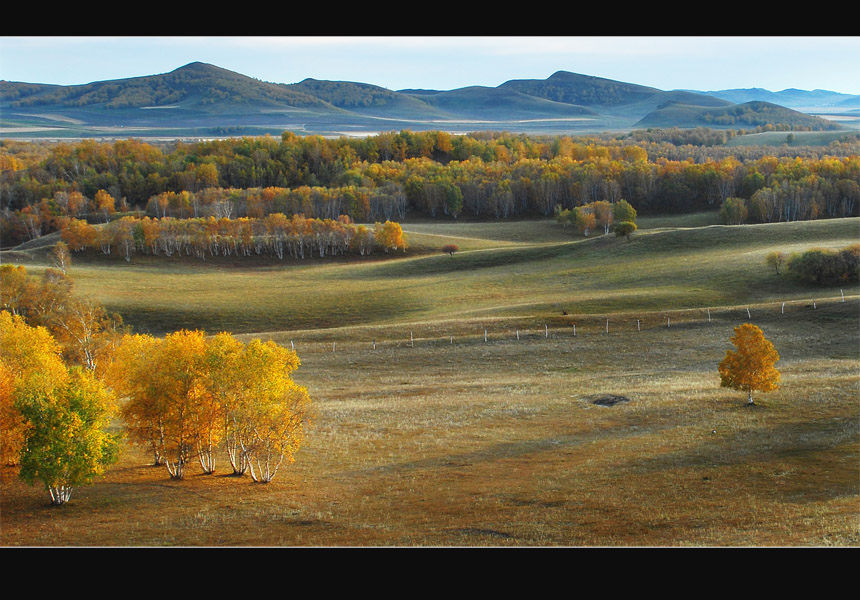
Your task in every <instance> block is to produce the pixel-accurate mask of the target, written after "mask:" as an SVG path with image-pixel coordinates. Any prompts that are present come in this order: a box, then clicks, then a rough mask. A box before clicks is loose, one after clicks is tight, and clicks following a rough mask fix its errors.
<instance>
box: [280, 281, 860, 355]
mask: <svg viewBox="0 0 860 600" xmlns="http://www.w3.org/2000/svg"><path fill="white" fill-rule="evenodd" d="M858 299H860V295H845V294H844V293H842V291H841V290H840V295H839V296H835V297H824V298H809V299H808V300H797V299H795V300H786V301H776V302H766V303H758V304H749V305H736V306H722V307H706V308H688V309H670V310H663V311H643V313H641V314H638V315H637V313H635V312H624V313H614V314H610V315H608V316H607V315H605V314H604V315H599V314H564V315H560V316H558V317H552V318H548V319H547V320H546V321H547V322H546V323H544V324H543V325H537V326H535V325H532V326H530V327H518V326H509V327H503V328H499V327H498V326H496V327H493V326H486V327H477V328H469V327H461V328H460V329H459V330H458V332H457V333H452V332H450V331H449V332H445V331H444V330H442V329H441V328H440V329H439V330H436V331H432V332H427V333H426V334H425V335H420V334H416V331H415V329H414V328H411V327H410V325H409V324H404V325H403V326H402V328H400V327H397V326H386V327H385V329H386V330H388V331H389V333H388V334H386V335H385V336H384V337H383V336H381V335H380V336H373V335H370V336H368V337H367V338H366V339H360V338H357V337H354V336H352V337H348V338H345V339H344V338H342V339H333V338H329V339H325V340H322V339H313V338H312V337H310V338H300V337H290V336H289V333H288V332H282V333H281V334H278V338H279V343H281V344H283V345H286V346H289V347H290V348H291V349H292V350H295V351H296V352H298V353H299V354H318V353H337V352H348V351H349V352H351V351H356V350H359V351H377V350H383V349H390V348H415V347H418V346H421V345H424V346H427V345H432V346H440V345H444V344H447V345H456V344H457V343H458V342H459V343H464V342H465V343H469V344H473V345H474V344H492V343H499V342H528V341H536V340H540V339H551V338H552V339H560V338H575V337H580V336H588V337H593V336H600V335H613V334H623V335H629V334H631V333H632V334H635V333H636V332H647V331H653V330H655V329H672V328H673V327H676V328H677V327H685V326H690V325H699V324H703V323H704V324H707V323H725V322H726V321H727V320H729V321H731V322H733V323H743V322H755V320H756V319H766V318H767V319H770V318H779V317H791V316H795V315H797V314H799V313H800V312H801V311H811V310H819V309H823V308H825V307H827V306H833V305H836V304H840V303H847V302H856V301H857V300H858ZM858 318H860V311H858ZM488 320H493V319H488ZM527 320H531V321H534V320H535V319H534V317H523V321H527ZM422 327H423V328H424V329H427V328H428V325H426V324H423V325H422ZM392 330H398V331H402V334H400V335H392V334H391V333H390V332H391V331H392ZM285 336H286V337H285ZM287 338H289V339H287Z"/></svg>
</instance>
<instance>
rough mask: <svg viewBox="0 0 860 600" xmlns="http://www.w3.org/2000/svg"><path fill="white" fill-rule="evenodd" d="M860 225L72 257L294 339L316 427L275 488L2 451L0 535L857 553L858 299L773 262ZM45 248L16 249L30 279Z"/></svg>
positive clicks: (105, 293) (542, 224)
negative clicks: (53, 497)
mask: <svg viewBox="0 0 860 600" xmlns="http://www.w3.org/2000/svg"><path fill="white" fill-rule="evenodd" d="M858 224H860V220H858V219H838V220H820V221H811V222H803V223H780V224H771V225H750V226H733V227H727V226H722V225H719V224H718V221H717V219H716V218H715V215H714V214H713V213H705V214H700V215H688V216H684V217H651V218H647V219H646V218H641V219H639V225H640V230H639V231H638V232H637V233H636V234H635V235H634V236H633V237H632V238H631V240H630V241H627V240H625V239H623V238H616V237H614V236H611V235H610V236H603V235H595V234H593V235H591V236H589V237H588V238H583V237H581V236H578V235H574V234H573V232H572V231H571V230H569V229H564V228H562V227H561V226H559V225H557V224H555V223H554V222H552V221H548V220H532V221H529V220H524V221H512V222H493V223H472V222H459V223H454V222H448V223H439V222H417V223H404V231H406V232H407V233H408V235H409V237H410V242H411V248H410V250H409V251H407V252H406V253H403V254H402V255H397V256H396V257H392V256H385V255H380V254H375V255H372V256H371V257H369V258H366V259H358V258H343V257H338V258H333V259H314V260H307V261H297V260H296V261H291V260H287V259H285V260H284V261H277V260H273V259H263V258H254V257H248V258H233V259H221V260H220V261H216V260H207V261H200V260H197V259H192V258H176V259H165V258H159V257H135V258H134V259H133V260H132V262H131V263H125V261H123V260H122V259H120V258H118V257H115V256H103V255H99V254H97V253H91V254H89V255H87V256H77V255H75V256H73V258H72V261H73V262H72V266H71V269H70V270H69V275H70V276H71V277H72V278H73V279H74V281H75V290H76V292H77V293H79V294H82V295H87V296H90V297H92V298H94V299H97V300H99V301H100V302H102V303H103V304H104V305H105V306H106V307H108V308H109V309H110V310H114V311H117V312H119V313H120V314H122V315H123V317H124V319H125V320H126V322H127V323H128V324H130V325H131V326H132V327H133V328H134V329H135V331H146V332H151V333H155V334H161V333H166V332H168V331H172V330H175V329H178V328H182V327H188V328H200V329H204V330H206V331H207V332H210V333H214V332H216V331H221V330H227V331H231V332H233V333H235V334H237V335H238V336H239V337H241V338H243V339H250V338H252V337H261V338H264V339H274V340H275V341H277V342H279V343H281V344H284V345H287V346H291V345H292V346H293V347H295V349H296V351H297V352H298V354H299V357H300V359H301V361H302V365H301V367H300V368H299V370H298V372H297V373H296V377H295V379H296V380H297V381H298V382H299V383H300V384H302V385H304V386H306V387H307V388H308V390H309V392H310V394H311V397H312V398H313V401H314V405H315V415H314V419H313V426H312V429H311V431H310V434H309V436H308V439H307V442H306V444H305V446H304V447H303V448H302V449H301V450H300V451H299V453H298V455H297V461H296V462H295V463H294V464H292V465H289V466H288V467H285V468H284V469H283V471H282V472H281V473H280V474H279V475H278V477H277V479H275V481H274V482H272V483H270V484H268V485H260V484H253V483H251V482H250V480H249V479H248V478H236V477H231V476H229V475H228V473H229V467H228V466H227V463H226V458H224V459H222V468H221V469H219V471H218V472H216V474H215V475H202V474H200V475H198V474H196V473H193V472H192V474H190V475H189V476H188V477H187V478H186V479H185V480H184V481H172V480H170V479H169V477H168V476H167V473H166V471H165V470H164V469H163V468H156V467H152V466H150V465H149V464H148V462H149V457H148V455H147V454H146V453H145V452H143V451H142V450H140V449H138V448H135V447H132V446H127V447H126V448H125V449H124V453H123V455H122V458H121V460H120V462H119V463H118V464H117V465H115V466H114V467H113V468H112V469H111V470H110V471H109V472H108V474H107V476H106V477H105V478H104V479H102V480H99V481H97V482H96V483H95V484H93V485H91V486H87V487H83V488H80V489H78V490H76V491H75V493H74V495H73V497H72V501H71V502H70V503H69V504H68V505H66V506H64V507H62V508H60V509H57V508H52V507H50V506H49V505H48V503H47V502H46V500H45V497H44V491H43V490H41V489H39V488H38V487H28V486H26V485H25V484H23V483H22V482H20V481H19V480H18V479H17V478H16V477H15V476H14V471H13V470H12V469H10V468H5V467H4V468H3V470H2V485H3V506H2V508H3V511H2V516H0V518H2V527H0V543H2V544H3V545H35V546H43V545H44V546H52V545H64V546H77V545H86V546H91V545H98V546H102V545H108V546H110V545H120V546H174V545H179V546H198V545H207V546H220V545H227V546H249V545H251V546H362V545H375V546H418V545H421V546H425V545H429V546H475V545H481V546H509V545H510V546H559V545H560V546H690V545H691V546H808V545H812V546H830V545H835V546H846V545H857V544H858V542H860V477H858V475H860V470H858V464H860V461H859V460H858V459H860V456H858V454H860V453H858V443H860V431H858V416H860V412H859V411H858V408H860V396H858V382H860V378H858V374H860V371H858V366H860V360H858V359H860V355H858V340H860V337H858V333H860V331H858V330H860V319H858V316H860V311H858V308H860V288H858V285H857V284H851V286H850V287H849V286H845V287H842V288H840V286H829V287H820V286H814V285H812V284H805V283H801V282H799V281H797V280H795V279H793V278H792V277H790V276H788V275H785V274H783V275H779V276H777V275H775V274H774V273H773V272H772V271H769V270H768V268H767V267H766V266H765V264H764V256H765V255H766V254H767V253H768V252H770V251H773V250H780V251H783V252H786V253H790V252H793V251H799V250H805V249H807V248H810V247H828V248H842V247H845V246H847V245H849V244H851V243H855V242H856V241H857V239H858V237H857V234H858ZM446 243H454V244H457V245H458V246H459V248H460V251H459V252H457V253H455V254H454V256H448V255H446V254H442V253H441V252H439V250H438V249H439V248H440V247H441V246H442V245H444V244H446ZM42 250H43V249H40V248H39V247H36V248H34V249H32V250H24V251H22V252H18V253H16V254H14V255H13V256H15V257H16V259H18V260H20V262H21V264H25V265H26V266H27V268H28V271H31V272H34V273H38V272H39V270H40V269H41V268H44V265H45V264H46V263H45V261H44V255H43V253H41V252H42ZM3 260H4V262H6V261H7V260H8V255H7V256H5V257H4V258H3ZM783 303H785V304H783ZM744 322H752V323H754V324H756V325H758V326H760V327H761V328H762V330H763V331H764V333H765V335H766V336H767V337H768V339H770V340H771V341H772V342H773V343H774V345H775V346H776V348H777V350H778V351H779V353H780V357H781V360H780V361H779V362H778V363H777V368H779V369H780V371H781V373H782V381H781V385H780V388H779V389H778V390H776V391H774V392H770V393H768V394H760V395H758V396H757V397H756V403H755V405H753V406H747V405H746V404H745V401H746V397H745V394H744V393H742V392H736V391H732V390H728V389H724V388H720V387H719V375H718V373H717V364H718V363H719V361H720V360H721V359H722V357H723V356H724V355H725V352H726V350H728V349H730V348H731V344H730V342H729V337H730V336H731V335H732V329H733V327H735V326H737V325H739V324H741V323H744ZM613 399H614V400H621V401H620V402H618V403H615V404H611V402H610V403H606V402H604V403H601V401H604V400H610V401H611V400H613ZM605 404H610V405H605ZM117 427H119V425H117Z"/></svg>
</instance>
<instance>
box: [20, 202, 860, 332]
mask: <svg viewBox="0 0 860 600" xmlns="http://www.w3.org/2000/svg"><path fill="white" fill-rule="evenodd" d="M710 218H711V217H710V216H709V213H706V214H705V215H698V216H688V217H685V218H683V219H681V221H680V225H681V226H680V227H678V225H679V222H674V223H673V221H672V220H671V219H665V218H664V219H660V218H652V219H650V220H643V228H642V229H641V230H640V231H639V232H637V234H636V235H635V236H634V237H633V238H632V239H631V240H630V241H629V242H628V241H627V240H625V239H623V238H616V237H615V236H613V235H609V236H603V235H597V236H595V235H592V236H591V237H589V238H584V237H582V236H579V235H574V233H573V232H572V231H571V230H569V229H564V228H562V227H560V226H558V225H556V224H555V223H553V222H552V221H549V220H540V221H519V222H511V223H474V224H471V223H462V224H460V223H457V224H451V223H448V224H430V223H421V224H413V225H410V224H405V225H404V229H405V231H407V233H408V234H409V235H410V239H411V243H412V244H413V248H412V249H411V250H410V251H408V252H406V253H404V254H400V253H397V254H396V256H397V257H396V258H392V257H386V256H385V255H384V254H374V255H373V256H371V257H369V258H364V259H362V258H358V257H348V258H343V257H338V258H334V259H330V258H327V259H307V260H304V261H302V260H294V259H284V260H283V261H278V260H277V259H271V258H254V257H249V258H232V259H209V260H206V261H201V260H198V259H194V258H188V257H185V258H176V257H174V258H169V259H168V258H163V257H135V258H133V260H132V262H131V263H126V262H125V261H123V260H122V259H121V258H119V257H118V256H114V255H111V256H104V255H102V254H101V253H99V252H97V251H95V252H90V253H89V254H88V255H87V256H73V258H72V267H71V270H70V271H69V273H70V275H71V277H72V278H73V279H74V281H75V289H76V290H77V291H78V292H79V293H81V294H83V295H86V296H90V297H93V298H95V299H96V300H98V301H99V302H101V303H102V304H104V305H105V306H106V307H108V308H109V309H110V310H112V311H116V312H119V313H120V314H121V315H123V317H124V318H125V320H126V322H127V323H129V324H130V325H132V326H133V327H134V329H135V330H136V331H142V332H151V333H165V332H168V331H173V330H176V329H180V328H201V329H204V330H206V331H209V332H214V331H219V330H228V331H232V332H235V333H257V332H268V331H282V330H294V329H299V330H303V329H315V328H331V327H339V326H347V325H348V326H355V325H365V326H366V325H387V324H392V323H407V322H410V321H428V320H429V321H432V320H439V319H452V318H470V319H471V318H491V317H498V316H504V317H519V318H525V319H529V318H534V319H538V320H542V319H547V318H550V317H557V316H560V315H561V313H562V311H566V312H568V313H569V314H577V313H581V314H589V315H601V314H606V313H614V312H626V311H636V310H642V311H659V310H682V309H706V308H708V307H719V306H732V305H743V304H758V303H767V302H777V301H779V302H782V301H788V300H809V299H812V298H813V297H814V296H816V295H833V294H839V291H838V290H833V289H829V290H828V289H826V288H825V289H822V288H820V287H816V286H812V285H807V284H801V283H799V282H797V281H795V280H794V279H793V278H791V277H789V276H785V275H783V276H780V277H777V276H775V275H774V274H772V273H771V272H769V271H768V269H767V267H766V266H765V265H764V256H765V255H766V254H767V253H768V252H770V251H772V250H782V251H784V252H792V251H797V250H803V249H806V248H809V247H813V246H823V247H831V248H841V247H844V246H847V245H849V244H851V243H854V242H856V240H857V239H858V236H857V234H858V223H860V220H858V219H847V220H820V221H812V222H805V223H781V224H773V225H751V226H732V227H729V226H720V225H707V226H701V227H697V226H695V224H696V223H701V222H707V221H708V220H709V219H710ZM676 227H678V228H676ZM446 243H455V244H457V245H458V246H459V247H460V249H461V251H460V252H458V253H456V254H455V255H454V256H453V257H451V256H448V255H445V254H442V253H441V252H439V248H441V246H442V245H444V244H446ZM34 252H35V251H34ZM25 264H26V263H25ZM40 268H41V267H40V266H39V265H38V264H31V266H30V269H31V270H32V271H33V272H34V273H38V272H39V269H40ZM857 292H858V288H857V286H856V285H855V286H853V289H846V290H845V291H844V293H846V294H856V293H857Z"/></svg>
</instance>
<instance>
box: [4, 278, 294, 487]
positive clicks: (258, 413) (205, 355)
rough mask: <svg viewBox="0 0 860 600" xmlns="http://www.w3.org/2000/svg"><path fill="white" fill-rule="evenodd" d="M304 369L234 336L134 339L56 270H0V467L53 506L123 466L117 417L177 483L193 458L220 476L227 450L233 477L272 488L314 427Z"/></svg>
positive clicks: (279, 350) (281, 351)
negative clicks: (219, 461)
mask: <svg viewBox="0 0 860 600" xmlns="http://www.w3.org/2000/svg"><path fill="white" fill-rule="evenodd" d="M299 364H300V362H299V358H298V356H297V355H296V353H295V352H294V351H292V350H288V349H286V348H283V347H281V346H278V345H277V344H275V343H274V342H262V341H260V340H252V341H250V342H248V343H243V342H241V341H239V340H236V339H235V338H234V337H233V336H232V335H230V334H229V333H219V334H217V335H214V336H206V335H205V334H204V333H203V332H201V331H179V332H175V333H172V334H170V335H167V336H165V337H164V338H155V337H152V336H149V335H133V334H131V333H129V332H128V331H127V330H126V329H124V328H123V327H122V325H121V321H120V320H119V319H118V317H111V316H110V315H108V314H107V313H106V312H105V311H104V310H103V309H102V308H101V306H99V305H98V304H95V303H92V302H88V301H84V300H82V299H80V298H78V297H77V296H75V294H73V293H72V282H71V280H70V279H69V278H68V277H66V276H65V275H64V274H63V273H62V272H61V271H59V270H57V269H46V272H45V275H44V276H43V277H41V278H37V277H34V276H32V275H29V274H28V273H27V271H26V268H25V267H23V266H14V265H2V266H0V450H2V460H3V462H4V463H5V464H8V465H17V466H18V467H19V469H20V470H19V473H20V476H21V477H22V479H24V480H25V481H27V482H29V483H34V482H41V483H42V484H43V485H44V486H45V489H46V490H47V491H48V493H49V494H50V496H51V502H52V503H53V504H64V503H65V502H67V501H68V500H69V498H70V496H71V493H72V490H73V489H74V488H75V487H78V486H80V485H84V484H87V483H89V482H91V481H92V480H93V479H94V478H95V477H97V476H100V475H103V474H104V473H105V471H106V469H107V468H108V467H109V466H110V465H111V464H113V463H114V462H115V461H116V460H117V458H118V452H119V448H120V438H119V436H118V435H117V434H113V433H110V432H109V430H108V426H109V424H110V423H111V421H112V419H114V418H115V417H117V416H119V417H121V419H122V423H123V424H124V428H125V431H126V432H127V433H128V434H129V436H130V438H131V439H132V440H133V441H135V442H138V443H140V444H143V445H145V446H146V447H147V448H149V449H150V450H151V451H152V453H153V457H154V462H155V463H156V464H158V465H165V466H166V467H167V470H168V473H169V474H170V476H171V477H173V478H177V479H181V478H182V477H183V476H184V475H185V473H186V469H187V466H188V465H189V463H192V462H193V461H194V460H197V461H199V463H200V465H201V467H202V469H203V471H204V472H205V473H213V472H214V471H215V467H216V464H215V463H216V453H217V452H218V451H223V452H224V453H225V454H226V456H227V458H228V459H229V462H230V465H231V467H232V469H233V472H234V473H236V474H245V473H250V476H251V478H252V479H253V480H254V481H256V482H261V483H268V482H270V481H272V479H273V478H274V477H275V475H276V474H277V472H278V469H279V468H280V466H281V465H282V464H284V463H289V462H292V461H293V460H294V457H295V453H296V451H297V450H298V449H299V447H300V446H301V444H302V442H303V440H304V436H305V432H306V428H307V427H308V425H309V423H310V417H311V400H310V397H309V395H308V392H307V390H306V389H305V388H303V387H301V386H299V385H297V384H296V383H295V382H293V380H292V374H293V373H294V372H295V370H296V369H297V368H298V367H299Z"/></svg>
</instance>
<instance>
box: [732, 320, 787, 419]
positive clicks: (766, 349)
mask: <svg viewBox="0 0 860 600" xmlns="http://www.w3.org/2000/svg"><path fill="white" fill-rule="evenodd" d="M731 342H732V344H734V345H735V348H737V350H728V351H727V352H726V357H725V358H724V359H723V360H722V362H720V365H719V367H718V370H719V372H720V386H721V387H727V388H732V389H735V390H743V391H745V392H747V402H748V404H754V402H753V397H752V394H753V392H770V391H772V390H775V389H776V388H777V387H778V384H779V371H778V370H777V369H776V368H775V367H774V365H775V364H776V362H777V361H778V360H779V354H778V353H777V351H776V348H774V346H773V344H772V343H771V342H770V341H769V340H768V339H767V338H765V337H764V333H763V332H762V330H761V329H760V328H758V327H757V326H755V325H753V324H752V323H744V324H743V325H739V326H737V327H735V334H734V335H733V336H732V337H731Z"/></svg>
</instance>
